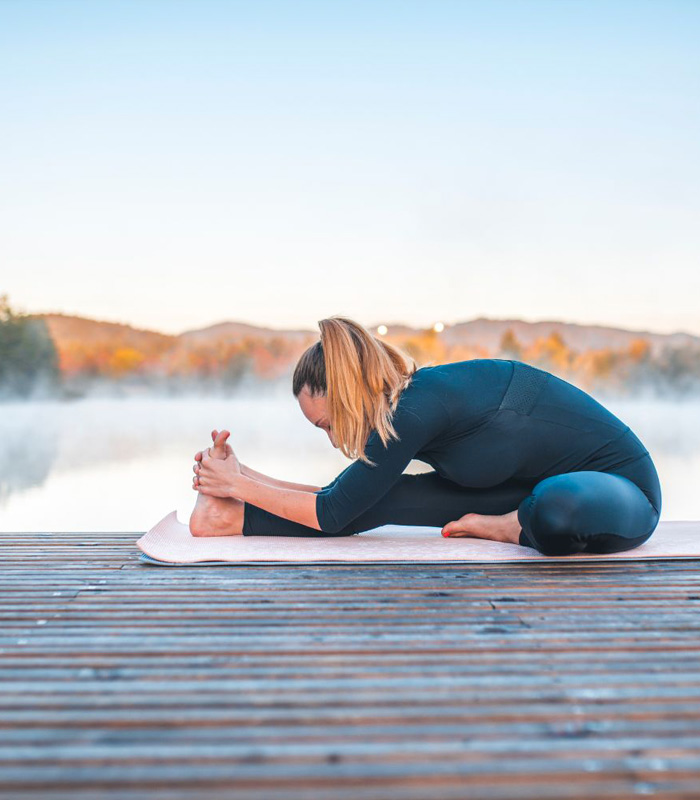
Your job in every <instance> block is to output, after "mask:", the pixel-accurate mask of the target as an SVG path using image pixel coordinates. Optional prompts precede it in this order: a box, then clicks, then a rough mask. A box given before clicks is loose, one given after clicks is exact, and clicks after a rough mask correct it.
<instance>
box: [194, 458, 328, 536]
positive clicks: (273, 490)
mask: <svg viewBox="0 0 700 800" xmlns="http://www.w3.org/2000/svg"><path fill="white" fill-rule="evenodd" d="M195 484H196V489H197V491H199V492H201V493H202V494H208V495H212V496H214V497H233V498H236V499H237V500H243V501H244V502H245V503H248V504H250V505H254V506H257V508H261V509H263V510H264V511H269V512H270V513H272V514H275V515H276V516H279V517H283V518H284V519H287V520H290V521H291V522H297V523H299V524H300V525H303V526H305V527H307V528H312V529H313V530H317V531H320V530H321V526H320V525H319V523H318V518H317V516H316V498H317V496H318V495H316V494H314V493H313V492H305V491H299V490H298V489H287V488H283V487H279V486H270V485H269V484H267V483H262V482H261V481H258V480H256V479H255V478H251V477H249V476H248V475H244V474H243V473H242V472H241V465H240V463H239V461H238V459H237V458H236V454H235V453H234V452H233V450H232V451H231V452H230V453H229V455H228V456H226V458H203V459H202V461H201V462H200V465H199V467H198V469H197V477H196V478H195Z"/></svg>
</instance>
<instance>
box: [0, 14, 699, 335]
mask: <svg viewBox="0 0 700 800" xmlns="http://www.w3.org/2000/svg"><path fill="white" fill-rule="evenodd" d="M699 38H700V2H697V0H653V1H651V2H650V1H649V0H566V1H564V0H485V1H483V2H482V1H481V0H421V2H417V1H416V0H397V1H396V2H393V1H391V0H370V1H369V2H366V1H365V0H348V1H346V0H332V1H331V0H324V1H323V2H308V1H307V0H286V1H281V0H249V1H248V2H237V0H229V1H228V2H225V1H224V0H99V2H95V0H74V1H72V2H66V1H65V0H0V108H1V109H2V115H1V119H0V293H6V294H8V295H9V300H10V303H11V304H12V305H13V306H15V307H17V308H19V309H20V310H23V311H28V312H32V313H38V312H50V311H54V312H55V311H58V312H62V313H66V314H78V315H81V316H87V317H92V318H97V319H103V320H107V321H114V322H125V323H128V324H131V325H135V326H137V327H142V328H150V329H158V330H162V331H164V332H168V333H179V332H181V331H184V330H188V329H192V328H198V327H204V326H206V325H209V324H213V323H216V322H219V321H222V320H240V321H245V322H251V323H254V324H261V325H269V326H271V327H274V328H287V327H303V328H309V329H314V328H316V323H317V321H318V320H319V319H322V318H324V317H328V316H331V315H333V314H345V315H348V316H351V317H354V318H355V319H358V320H359V321H360V322H363V323H365V324H376V323H381V322H386V323H391V322H398V321H402V322H406V323H409V324H412V325H426V326H427V325H432V324H433V323H434V322H435V321H443V322H445V323H448V324H449V323H452V322H457V321H461V320H466V319H472V318H475V317H481V316H486V317H494V318H521V319H526V320H540V319H561V320H566V321H575V322H582V323H593V324H608V325H616V326H620V327H627V328H634V329H638V330H653V331H660V332H670V331H675V330H686V331H690V332H694V333H697V334H700V225H699V224H698V221H699V220H700V97H699V94H700V92H699V89H700V47H698V40H699Z"/></svg>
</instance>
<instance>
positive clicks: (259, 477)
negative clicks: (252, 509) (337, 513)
mask: <svg viewBox="0 0 700 800" xmlns="http://www.w3.org/2000/svg"><path fill="white" fill-rule="evenodd" d="M241 474H243V475H245V476H246V477H247V478H253V480H255V481H258V483H265V484H267V485H268V486H275V487H276V488H278V489H295V490H296V491H299V492H318V491H320V490H321V489H322V488H323V487H322V486H311V485H310V484H307V483H290V482H289V481H280V480H278V479H277V478H272V477H270V476H269V475H263V473H262V472H257V471H256V470H254V469H251V468H250V467H247V466H246V465H245V464H241Z"/></svg>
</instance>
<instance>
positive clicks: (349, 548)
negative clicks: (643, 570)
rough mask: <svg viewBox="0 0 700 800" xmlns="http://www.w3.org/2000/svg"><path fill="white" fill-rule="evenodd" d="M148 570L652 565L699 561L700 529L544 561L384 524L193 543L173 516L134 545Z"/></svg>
mask: <svg viewBox="0 0 700 800" xmlns="http://www.w3.org/2000/svg"><path fill="white" fill-rule="evenodd" d="M136 545H137V547H138V548H139V549H140V550H141V552H142V553H143V555H142V556H141V559H142V560H143V561H145V562H146V563H157V564H164V565H177V564H180V565H184V564H212V563H216V564H277V563H290V564H335V563H390V564H424V563H443V562H444V563H479V562H481V563H484V562H490V561H501V562H502V561H554V560H557V561H609V560H615V561H617V560H637V559H648V558H663V559H675V558H686V559H687V558H697V559H700V522H662V523H660V525H659V527H658V528H657V529H656V531H655V532H654V533H653V535H652V536H651V538H650V539H648V540H647V541H646V542H645V543H644V544H643V545H640V546H639V547H637V548H635V549H634V550H626V551H624V552H622V553H612V554H609V555H595V554H588V553H579V554H577V555H573V556H561V557H556V558H554V557H552V556H543V555H542V554H541V553H539V552H538V551H537V550H533V549H532V548H529V547H521V546H520V545H517V544H503V543H502V542H490V541H485V540H482V539H468V538H462V539H445V538H443V537H442V536H441V535H440V529H439V528H429V527H418V526H401V525H384V526H383V527H381V528H375V529H374V530H371V531H365V532H363V533H360V534H357V535H355V536H342V537H338V538H319V539H312V538H306V537H290V536H212V537H194V536H192V534H191V533H190V529H189V526H188V525H187V524H186V523H184V522H180V520H178V518H177V512H176V511H171V512H170V513H169V514H168V515H167V516H165V517H164V518H163V519H162V520H160V522H157V523H156V524H155V525H154V526H153V527H152V528H151V529H150V530H149V531H148V532H147V533H146V534H144V535H143V536H142V537H141V538H140V539H139V540H138V541H137V542H136Z"/></svg>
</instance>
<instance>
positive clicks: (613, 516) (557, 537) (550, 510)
mask: <svg viewBox="0 0 700 800" xmlns="http://www.w3.org/2000/svg"><path fill="white" fill-rule="evenodd" d="M518 520H519V522H520V526H521V528H522V533H521V535H520V544H522V545H525V546H527V547H534V548H535V549H537V550H539V551H540V552H541V553H543V554H544V555H548V556H564V555H570V554H572V553H582V552H588V553H616V552H619V551H621V550H631V549H632V548H634V547H637V546H638V545H640V544H642V542H644V541H645V540H646V539H648V538H649V537H650V536H651V534H652V533H653V532H654V530H655V528H656V526H657V524H658V521H659V513H658V511H657V509H656V508H654V506H652V504H651V502H650V501H649V499H648V498H647V497H646V495H645V494H644V492H642V490H641V489H640V488H639V487H638V486H637V485H636V484H634V483H632V481H630V480H629V479H628V478H625V477H623V476H622V475H616V474H613V473H606V472H585V471H584V472H569V473H566V474H564V475H554V476H553V477H551V478H545V479H544V480H542V481H540V482H539V483H538V484H537V486H535V488H534V489H533V490H532V493H531V494H530V496H529V497H527V498H526V499H524V500H523V501H522V502H521V503H520V505H519V507H518Z"/></svg>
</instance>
